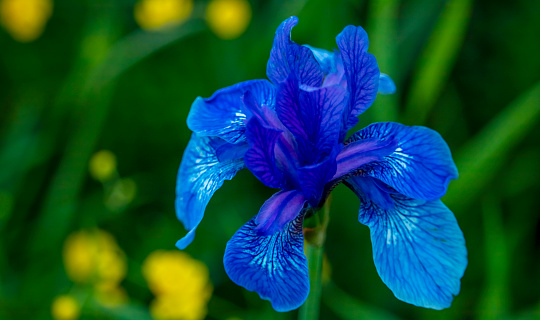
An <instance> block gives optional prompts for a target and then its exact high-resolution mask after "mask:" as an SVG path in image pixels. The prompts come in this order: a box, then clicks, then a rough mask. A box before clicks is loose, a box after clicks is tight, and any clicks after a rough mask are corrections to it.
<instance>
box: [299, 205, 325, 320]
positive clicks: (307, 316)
mask: <svg viewBox="0 0 540 320" xmlns="http://www.w3.org/2000/svg"><path fill="white" fill-rule="evenodd" d="M330 202H331V201H330V198H329V199H328V200H327V201H326V202H325V204H324V207H323V209H322V210H321V212H320V213H318V214H315V215H314V216H313V217H312V219H315V221H316V225H315V226H314V227H313V228H305V229H304V238H305V242H304V250H305V253H306V257H307V261H308V269H309V295H308V297H307V299H306V301H305V302H304V304H303V305H302V307H301V308H300V311H299V314H298V319H300V320H314V319H319V310H320V304H321V286H322V259H323V252H324V241H325V240H326V228H327V227H328V222H329V220H330Z"/></svg>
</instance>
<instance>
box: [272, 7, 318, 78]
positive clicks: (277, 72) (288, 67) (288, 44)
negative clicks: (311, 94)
mask: <svg viewBox="0 0 540 320" xmlns="http://www.w3.org/2000/svg"><path fill="white" fill-rule="evenodd" d="M297 23H298V18H297V17H290V18H289V19H287V20H285V21H283V22H282V23H281V24H280V25H279V27H278V29H277V30H276V35H275V37H274V44H273V46H272V51H270V59H269V60H268V65H267V67H266V75H267V76H268V79H270V80H271V81H272V82H273V83H274V84H275V85H277V84H279V83H280V82H282V81H285V80H286V79H287V78H288V77H289V75H290V74H294V75H295V76H296V78H297V79H298V80H299V82H300V83H301V84H303V85H306V86H310V87H319V86H320V85H321V84H322V81H323V76H324V75H323V71H322V70H321V67H320V66H319V63H318V62H317V60H315V58H314V57H313V53H312V52H311V50H310V49H309V48H306V47H304V46H301V45H298V44H296V43H294V42H292V41H291V30H292V28H293V27H294V26H295V25H296V24H297Z"/></svg>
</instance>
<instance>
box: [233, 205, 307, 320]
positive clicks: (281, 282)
mask: <svg viewBox="0 0 540 320" xmlns="http://www.w3.org/2000/svg"><path fill="white" fill-rule="evenodd" d="M302 222H303V215H302V214H300V215H298V217H296V219H294V220H292V221H291V222H289V223H288V224H287V225H285V227H284V229H283V231H281V232H276V233H274V234H273V235H269V236H261V235H259V233H258V232H257V231H256V230H255V228H256V227H257V225H256V223H255V219H251V220H250V221H249V222H248V223H246V224H245V225H244V226H243V227H242V228H240V229H239V230H238V231H237V232H236V233H235V234H234V236H233V237H232V238H231V240H229V242H228V243H227V247H226V249H225V256H224V258H223V264H224V265H225V271H226V272H227V274H228V275H229V277H230V278H231V280H232V281H234V282H235V283H236V284H238V285H240V286H243V287H244V288H246V289H247V290H249V291H255V292H257V293H258V294H259V295H260V296H261V298H262V299H266V300H270V302H271V303H272V307H273V308H274V309H275V310H277V311H282V312H283V311H290V310H293V309H296V308H298V307H300V305H302V303H304V301H305V300H306V298H307V296H308V293H309V276H308V274H309V272H308V267H307V260H306V256H305V255H304V250H303V246H304V235H303V234H302Z"/></svg>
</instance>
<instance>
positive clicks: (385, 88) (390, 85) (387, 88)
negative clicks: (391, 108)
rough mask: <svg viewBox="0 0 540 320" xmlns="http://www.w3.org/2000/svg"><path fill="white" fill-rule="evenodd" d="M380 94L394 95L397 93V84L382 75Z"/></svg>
mask: <svg viewBox="0 0 540 320" xmlns="http://www.w3.org/2000/svg"><path fill="white" fill-rule="evenodd" d="M379 93H380V94H394V93H396V84H395V83H394V80H392V78H390V76H389V75H387V74H384V73H381V75H380V76H379Z"/></svg>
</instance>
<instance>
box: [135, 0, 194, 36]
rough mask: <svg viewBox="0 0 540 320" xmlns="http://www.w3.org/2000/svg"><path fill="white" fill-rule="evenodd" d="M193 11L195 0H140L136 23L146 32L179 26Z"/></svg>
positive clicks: (136, 5)
mask: <svg viewBox="0 0 540 320" xmlns="http://www.w3.org/2000/svg"><path fill="white" fill-rule="evenodd" d="M192 10H193V0H140V1H139V2H138V3H136V4H135V12H134V13H135V21H137V23H138V24H139V26H140V27H141V28H143V29H146V30H158V29H161V28H163V27H166V26H172V25H179V24H181V23H182V22H184V21H185V20H186V19H187V18H188V17H189V15H190V14H191V11H192Z"/></svg>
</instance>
